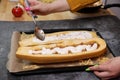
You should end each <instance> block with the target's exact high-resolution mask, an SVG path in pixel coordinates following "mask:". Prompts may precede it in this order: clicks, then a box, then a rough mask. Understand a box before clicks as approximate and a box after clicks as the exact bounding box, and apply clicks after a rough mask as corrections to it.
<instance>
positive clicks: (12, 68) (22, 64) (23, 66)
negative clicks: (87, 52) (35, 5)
mask: <svg viewBox="0 0 120 80" xmlns="http://www.w3.org/2000/svg"><path fill="white" fill-rule="evenodd" d="M20 35H21V33H20V32H17V31H15V32H13V35H12V38H11V51H10V53H9V55H8V62H7V65H6V67H7V69H8V71H9V72H12V73H16V72H22V71H30V70H35V69H40V68H59V67H68V68H69V67H74V66H80V67H82V66H88V65H95V64H101V63H103V62H105V61H107V60H108V59H110V58H112V57H114V56H113V55H112V53H110V51H109V50H107V53H106V54H105V55H101V56H100V57H97V58H93V59H85V60H79V61H74V62H67V63H56V64H35V63H31V62H29V61H25V60H21V59H18V58H16V55H15V54H16V51H17V48H18V47H19V44H18V41H19V38H20Z"/></svg>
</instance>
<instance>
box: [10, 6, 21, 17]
mask: <svg viewBox="0 0 120 80" xmlns="http://www.w3.org/2000/svg"><path fill="white" fill-rule="evenodd" d="M12 14H13V15H14V16H15V17H21V16H22V15H23V9H22V8H21V7H19V6H16V7H14V8H13V9H12Z"/></svg>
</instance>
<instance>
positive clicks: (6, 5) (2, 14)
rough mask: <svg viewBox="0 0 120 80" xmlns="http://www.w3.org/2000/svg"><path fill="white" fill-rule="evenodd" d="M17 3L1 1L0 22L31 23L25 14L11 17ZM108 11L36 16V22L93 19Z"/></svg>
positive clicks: (6, 0) (68, 12)
mask: <svg viewBox="0 0 120 80" xmlns="http://www.w3.org/2000/svg"><path fill="white" fill-rule="evenodd" d="M17 3H18V2H12V1H8V0H2V1H1V3H0V21H31V20H32V19H31V17H30V16H28V15H27V14H26V12H25V11H24V15H23V16H22V17H19V18H16V17H14V16H13V15H12V12H11V10H12V8H13V7H14V6H15V5H17ZM110 14H111V13H110V12H109V11H108V10H104V9H100V10H99V11H98V12H96V13H77V12H76V13H71V12H70V11H66V12H59V13H54V14H50V15H46V16H38V17H39V18H38V19H37V20H62V19H76V18H85V17H94V16H101V15H110Z"/></svg>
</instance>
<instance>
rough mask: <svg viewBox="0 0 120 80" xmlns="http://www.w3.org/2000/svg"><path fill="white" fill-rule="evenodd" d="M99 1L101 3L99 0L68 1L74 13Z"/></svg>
mask: <svg viewBox="0 0 120 80" xmlns="http://www.w3.org/2000/svg"><path fill="white" fill-rule="evenodd" d="M97 1H99V0H67V2H68V4H69V6H70V10H71V11H72V12H75V11H77V10H79V9H82V8H84V7H85V6H87V5H89V4H92V3H94V2H97Z"/></svg>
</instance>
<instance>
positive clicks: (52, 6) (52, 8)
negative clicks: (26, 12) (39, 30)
mask: <svg viewBox="0 0 120 80" xmlns="http://www.w3.org/2000/svg"><path fill="white" fill-rule="evenodd" d="M28 1H29V3H30V10H31V11H33V12H34V14H37V15H47V14H50V13H55V12H62V11H66V10H70V7H69V5H68V3H67V1H66V0H56V1H54V2H52V3H43V2H41V1H37V0H28Z"/></svg>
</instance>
